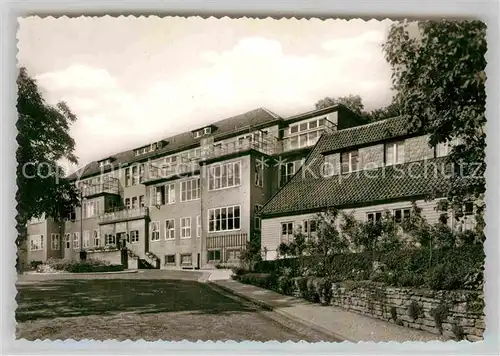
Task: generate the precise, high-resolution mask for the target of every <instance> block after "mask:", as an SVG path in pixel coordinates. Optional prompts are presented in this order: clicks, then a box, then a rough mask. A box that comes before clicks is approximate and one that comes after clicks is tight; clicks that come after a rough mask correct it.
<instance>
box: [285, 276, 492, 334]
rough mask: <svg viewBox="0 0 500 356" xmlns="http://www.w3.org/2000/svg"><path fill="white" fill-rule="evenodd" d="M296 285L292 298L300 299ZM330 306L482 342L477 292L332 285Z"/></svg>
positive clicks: (481, 297)
mask: <svg viewBox="0 0 500 356" xmlns="http://www.w3.org/2000/svg"><path fill="white" fill-rule="evenodd" d="M297 288H298V286H297V284H296V285H295V291H294V293H293V294H294V295H295V296H300V292H299V291H298V289H297ZM330 304H331V305H333V306H336V307H340V308H342V309H345V310H348V311H351V312H355V313H359V314H364V315H368V316H370V317H374V318H377V319H382V320H386V321H389V322H393V323H396V324H398V325H402V326H406V327H411V328H415V329H421V330H425V331H428V332H431V333H434V334H442V335H443V336H445V337H448V338H450V339H458V340H461V339H465V340H469V341H479V340H482V339H483V337H482V336H483V332H484V329H485V324H484V314H483V308H484V295H483V293H482V292H479V291H432V290H425V289H411V288H395V287H387V286H384V285H382V284H376V283H371V282H368V283H364V282H344V283H336V284H334V285H333V287H332V297H331V300H330Z"/></svg>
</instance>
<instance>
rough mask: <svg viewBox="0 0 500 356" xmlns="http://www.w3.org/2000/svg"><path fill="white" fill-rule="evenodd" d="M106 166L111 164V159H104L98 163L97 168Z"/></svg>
mask: <svg viewBox="0 0 500 356" xmlns="http://www.w3.org/2000/svg"><path fill="white" fill-rule="evenodd" d="M108 164H111V159H110V158H107V159H105V160H103V161H100V162H99V167H103V166H105V165H108Z"/></svg>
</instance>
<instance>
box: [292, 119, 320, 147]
mask: <svg viewBox="0 0 500 356" xmlns="http://www.w3.org/2000/svg"><path fill="white" fill-rule="evenodd" d="M325 122H326V120H325V119H324V118H322V119H314V120H311V121H308V122H301V123H297V124H294V125H290V128H289V131H288V133H289V136H288V138H287V141H288V142H287V147H286V149H296V148H302V147H308V146H313V145H315V144H316V142H318V139H319V137H320V136H321V134H322V133H323V130H324V126H325Z"/></svg>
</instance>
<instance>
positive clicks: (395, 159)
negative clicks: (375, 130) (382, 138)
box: [385, 141, 405, 166]
mask: <svg viewBox="0 0 500 356" xmlns="http://www.w3.org/2000/svg"><path fill="white" fill-rule="evenodd" d="M404 161H405V142H404V141H398V142H389V143H386V144H385V164H386V165H387V166H391V165H394V164H400V163H404Z"/></svg>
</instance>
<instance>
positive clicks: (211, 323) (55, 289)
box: [16, 279, 304, 341]
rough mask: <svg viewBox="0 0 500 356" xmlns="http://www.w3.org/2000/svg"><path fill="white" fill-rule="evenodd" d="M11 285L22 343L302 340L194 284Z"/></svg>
mask: <svg viewBox="0 0 500 356" xmlns="http://www.w3.org/2000/svg"><path fill="white" fill-rule="evenodd" d="M17 288H18V294H17V297H16V300H17V303H18V308H17V310H16V320H17V321H18V326H17V338H26V339H28V340H36V339H46V338H48V339H51V340H56V339H60V340H65V339H68V338H71V339H75V340H80V339H98V340H106V339H118V340H126V339H132V340H138V339H145V340H183V339H187V340H199V339H200V340H259V341H266V340H280V341H286V340H289V339H290V340H294V341H299V340H301V339H304V338H303V337H301V336H299V335H298V334H297V333H296V332H295V331H292V329H291V328H290V327H285V326H283V325H282V324H280V323H277V322H275V321H274V320H272V319H269V318H267V317H266V316H265V315H264V314H263V313H262V312H261V311H260V310H258V309H256V308H255V307H253V306H252V305H250V304H248V303H243V302H241V301H239V300H235V299H234V298H231V297H229V296H227V295H224V294H221V293H219V292H218V291H215V290H214V289H212V288H211V287H210V286H209V285H207V284H203V283H198V282H196V281H190V280H166V279H163V280H161V279H152V280H140V279H75V280H72V279H61V280H50V281H42V282H35V283H22V284H19V285H18V286H17Z"/></svg>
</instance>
